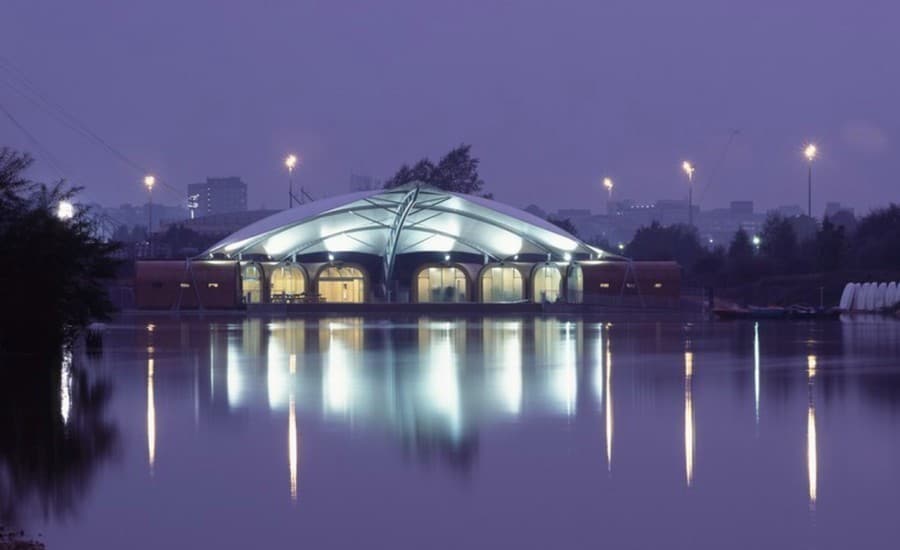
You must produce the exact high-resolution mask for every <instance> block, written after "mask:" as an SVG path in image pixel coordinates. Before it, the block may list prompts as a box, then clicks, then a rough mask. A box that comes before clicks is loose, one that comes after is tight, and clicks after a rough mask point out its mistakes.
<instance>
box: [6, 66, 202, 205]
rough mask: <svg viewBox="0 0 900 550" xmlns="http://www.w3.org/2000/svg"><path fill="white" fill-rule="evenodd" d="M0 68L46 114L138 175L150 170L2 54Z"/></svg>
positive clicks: (160, 180)
mask: <svg viewBox="0 0 900 550" xmlns="http://www.w3.org/2000/svg"><path fill="white" fill-rule="evenodd" d="M0 69H3V70H4V71H5V72H6V74H7V75H9V76H12V77H13V78H15V79H18V82H17V84H18V86H17V85H16V84H14V83H13V82H11V81H10V80H8V79H5V80H4V82H5V83H6V84H7V86H9V87H10V88H11V89H12V90H13V91H15V92H16V93H18V94H20V95H21V96H23V97H25V98H26V99H28V100H29V101H30V102H31V103H32V104H33V105H35V106H36V107H37V108H39V109H41V110H42V111H44V112H45V113H46V114H48V115H50V116H51V117H53V118H54V119H56V120H57V122H59V123H61V124H63V125H64V126H66V127H68V128H69V129H70V130H72V131H74V132H75V133H77V134H80V135H81V136H82V137H83V138H85V139H87V140H90V141H93V142H95V143H96V144H98V145H99V146H100V147H101V148H103V149H104V150H106V151H107V152H108V153H110V154H111V155H112V156H114V157H116V159H118V160H119V161H120V162H123V163H124V164H126V165H128V166H129V167H131V168H132V169H134V170H135V171H136V172H137V173H138V174H139V175H145V174H148V173H149V172H150V170H148V169H147V168H146V167H144V166H141V165H140V164H138V163H137V162H135V161H134V160H132V159H131V158H129V157H128V156H126V155H125V154H124V153H122V152H121V151H119V150H118V149H116V148H115V147H113V146H112V145H110V144H109V142H107V141H106V140H104V139H103V138H101V137H100V136H99V135H98V134H97V133H96V132H94V131H93V130H91V129H90V128H89V127H88V126H87V125H86V124H84V123H83V122H82V121H81V120H79V119H78V118H76V117H75V116H74V115H72V114H71V113H70V112H69V111H68V110H66V109H65V108H64V107H63V106H61V105H60V104H58V103H55V102H53V101H51V100H50V99H48V98H47V96H46V95H44V94H43V93H42V92H41V91H40V90H39V89H38V88H37V86H36V85H34V84H33V83H32V82H31V81H30V80H29V79H28V77H27V76H26V75H25V74H24V73H23V72H22V71H21V70H19V69H18V68H16V67H15V66H14V65H12V63H10V62H9V60H8V59H6V58H4V57H2V56H0ZM8 116H9V115H8ZM156 180H157V182H159V183H160V184H161V185H163V186H164V187H165V188H167V189H168V190H170V191H172V192H173V193H176V194H178V195H179V196H183V195H184V193H183V192H181V191H179V190H178V189H177V188H175V187H174V186H172V185H171V184H169V183H168V182H166V181H165V180H164V179H162V178H159V177H158V176H157V178H156Z"/></svg>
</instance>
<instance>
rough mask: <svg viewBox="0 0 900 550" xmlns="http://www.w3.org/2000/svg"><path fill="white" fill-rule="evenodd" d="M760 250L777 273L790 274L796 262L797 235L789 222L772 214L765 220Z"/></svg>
mask: <svg viewBox="0 0 900 550" xmlns="http://www.w3.org/2000/svg"><path fill="white" fill-rule="evenodd" d="M761 238H762V244H761V247H760V250H761V252H762V254H763V256H764V257H765V258H766V259H767V260H768V261H769V262H770V263H771V265H772V268H773V269H774V270H775V271H776V272H778V273H790V272H794V271H796V269H794V267H795V265H796V261H797V250H798V246H797V234H796V233H795V232H794V226H793V225H792V224H791V222H790V220H788V219H787V218H785V217H783V216H780V215H778V214H774V215H772V216H769V217H768V218H767V219H766V223H765V224H764V225H763V229H762V235H761Z"/></svg>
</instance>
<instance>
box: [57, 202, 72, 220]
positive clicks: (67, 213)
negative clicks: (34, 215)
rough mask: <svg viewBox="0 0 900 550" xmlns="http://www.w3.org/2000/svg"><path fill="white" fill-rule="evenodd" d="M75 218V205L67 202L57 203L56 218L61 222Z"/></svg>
mask: <svg viewBox="0 0 900 550" xmlns="http://www.w3.org/2000/svg"><path fill="white" fill-rule="evenodd" d="M74 216H75V205H73V204H72V203H71V202H69V201H59V204H57V205H56V217H57V218H59V219H61V220H70V219H72V218H73V217H74Z"/></svg>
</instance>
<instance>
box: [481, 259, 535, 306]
mask: <svg viewBox="0 0 900 550" xmlns="http://www.w3.org/2000/svg"><path fill="white" fill-rule="evenodd" d="M524 298H525V292H524V289H523V286H522V273H521V272H520V271H519V270H518V269H516V268H515V267H512V266H505V265H495V266H492V267H488V268H487V269H485V270H484V271H482V272H481V301H482V302H521V301H522V300H523V299H524Z"/></svg>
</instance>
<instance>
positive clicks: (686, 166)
mask: <svg viewBox="0 0 900 550" xmlns="http://www.w3.org/2000/svg"><path fill="white" fill-rule="evenodd" d="M681 169H682V170H684V173H685V174H687V177H688V225H689V226H690V227H694V170H695V168H694V165H693V164H691V163H690V162H689V161H684V162H682V163H681Z"/></svg>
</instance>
